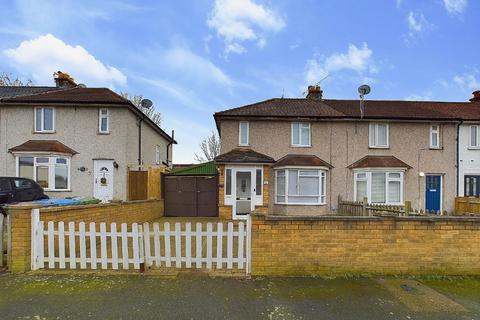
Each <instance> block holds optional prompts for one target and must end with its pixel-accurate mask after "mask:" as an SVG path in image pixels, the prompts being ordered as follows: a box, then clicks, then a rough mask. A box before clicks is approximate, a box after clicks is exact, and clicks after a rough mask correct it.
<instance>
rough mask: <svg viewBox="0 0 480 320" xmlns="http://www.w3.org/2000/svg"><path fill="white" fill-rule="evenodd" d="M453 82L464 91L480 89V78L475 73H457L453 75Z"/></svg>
mask: <svg viewBox="0 0 480 320" xmlns="http://www.w3.org/2000/svg"><path fill="white" fill-rule="evenodd" d="M453 82H454V83H455V84H456V85H458V86H459V87H460V88H461V89H462V90H464V91H468V90H472V91H474V90H479V89H480V80H478V79H477V77H476V76H475V75H474V74H470V73H464V74H462V75H456V76H454V77H453Z"/></svg>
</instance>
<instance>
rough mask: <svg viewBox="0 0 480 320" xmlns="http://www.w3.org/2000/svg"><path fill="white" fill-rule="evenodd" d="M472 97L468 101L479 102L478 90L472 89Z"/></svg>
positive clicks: (479, 94) (479, 91) (479, 93)
mask: <svg viewBox="0 0 480 320" xmlns="http://www.w3.org/2000/svg"><path fill="white" fill-rule="evenodd" d="M472 94H473V98H472V99H470V102H476V103H480V90H477V91H473V93H472Z"/></svg>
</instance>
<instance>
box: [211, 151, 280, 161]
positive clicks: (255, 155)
mask: <svg viewBox="0 0 480 320" xmlns="http://www.w3.org/2000/svg"><path fill="white" fill-rule="evenodd" d="M215 162H216V163H274V162H275V160H274V159H273V158H272V157H269V156H267V155H264V154H262V153H259V152H256V151H253V150H252V149H247V148H236V149H233V150H230V151H229V152H226V153H223V154H221V155H219V156H217V157H216V158H215Z"/></svg>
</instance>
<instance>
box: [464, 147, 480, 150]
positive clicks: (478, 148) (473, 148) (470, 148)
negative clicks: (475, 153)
mask: <svg viewBox="0 0 480 320" xmlns="http://www.w3.org/2000/svg"><path fill="white" fill-rule="evenodd" d="M467 149H468V150H480V147H467Z"/></svg>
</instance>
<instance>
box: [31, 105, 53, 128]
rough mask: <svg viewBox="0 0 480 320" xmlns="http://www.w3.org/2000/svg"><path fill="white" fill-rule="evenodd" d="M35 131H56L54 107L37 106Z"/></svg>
mask: <svg viewBox="0 0 480 320" xmlns="http://www.w3.org/2000/svg"><path fill="white" fill-rule="evenodd" d="M34 119H35V132H42V133H52V132H55V109H54V108H52V107H37V108H35V116H34Z"/></svg>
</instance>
